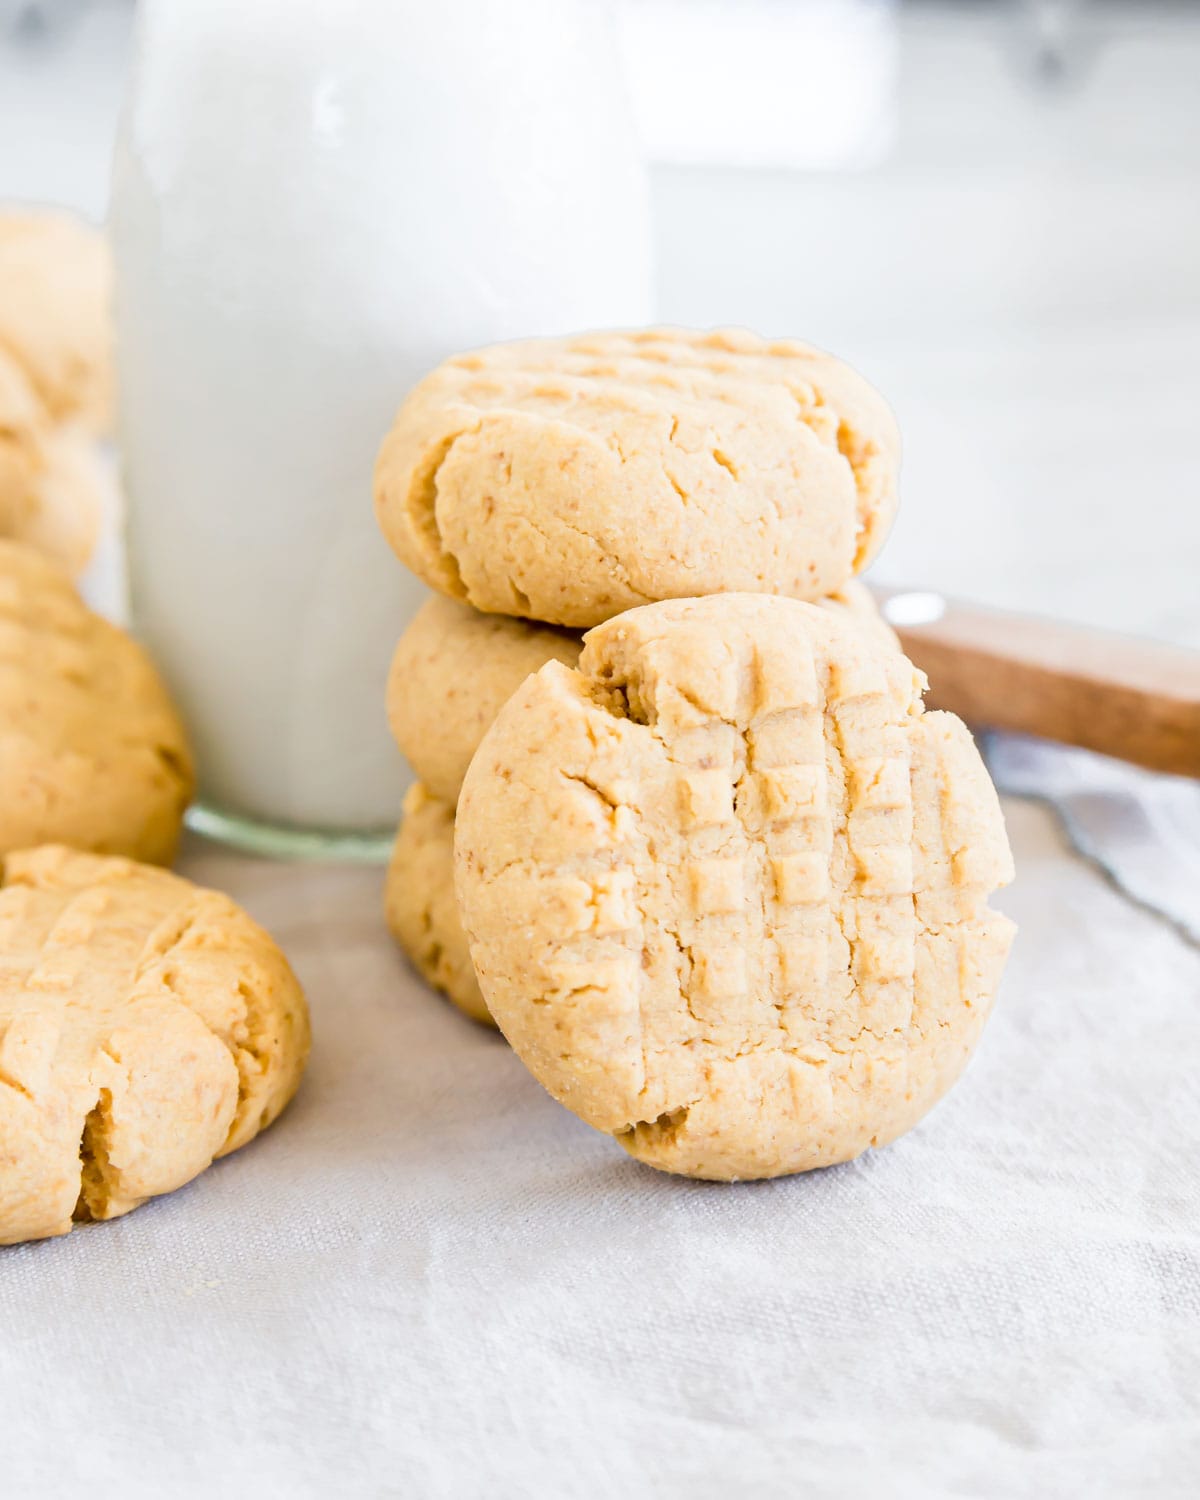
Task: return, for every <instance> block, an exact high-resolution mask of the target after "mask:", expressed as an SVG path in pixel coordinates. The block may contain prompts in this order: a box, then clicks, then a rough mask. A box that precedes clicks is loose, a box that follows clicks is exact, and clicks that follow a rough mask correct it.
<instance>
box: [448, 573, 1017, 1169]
mask: <svg viewBox="0 0 1200 1500" xmlns="http://www.w3.org/2000/svg"><path fill="white" fill-rule="evenodd" d="M922 687H923V679H922V678H921V677H920V675H919V674H918V673H917V672H916V671H915V670H914V669H913V667H912V666H911V665H910V663H909V662H908V661H907V659H906V658H905V657H904V656H902V655H900V654H898V653H897V652H895V651H894V650H891V649H889V648H887V647H885V646H883V645H880V644H879V643H877V642H875V641H874V640H872V638H871V637H870V635H869V633H868V632H866V631H863V630H861V629H858V628H855V627H854V626H853V625H851V624H850V623H848V622H847V621H845V620H843V619H840V618H837V617H836V616H835V615H833V614H831V613H830V612H829V611H825V610H821V609H817V608H815V607H813V606H812V605H809V604H803V603H798V602H796V601H793V600H785V599H778V598H769V597H764V596H750V595H744V594H742V595H736V594H735V595H726V596H724V597H713V598H707V599H700V600H676V601H671V602H667V603H661V604H655V605H650V606H647V607H646V608H644V609H638V610H632V611H630V612H629V613H627V614H625V615H622V616H621V617H620V618H618V619H615V620H612V621H610V622H609V623H608V624H607V625H604V626H601V627H600V628H598V629H596V630H594V631H592V632H591V634H590V635H589V636H588V639H587V642H586V645H585V647H584V650H583V653H582V655H581V657H580V661H579V666H578V668H577V670H574V671H572V670H570V669H569V668H567V667H564V666H562V665H561V664H559V663H557V662H552V663H550V664H549V665H547V666H545V667H543V668H542V669H541V670H540V671H539V672H538V673H537V674H536V675H535V676H533V677H531V678H529V679H528V680H527V681H526V682H525V683H524V684H523V685H522V686H521V687H520V688H519V689H518V690H517V692H516V693H515V694H514V696H513V697H512V698H510V699H509V701H508V703H507V704H506V705H505V707H504V708H503V709H502V710H501V712H500V715H499V717H498V718H497V720H496V722H495V724H494V725H493V726H492V728H491V729H490V730H489V731H488V733H487V735H486V736H485V737H484V740H483V743H482V744H481V745H480V747H479V750H478V751H477V752H476V755H475V758H474V760H473V761H472V763H471V767H470V769H469V771H468V773H467V777H466V781H465V783H464V786H463V791H462V796H461V798H460V800H459V805H458V824H457V831H456V881H457V889H458V894H459V898H460V906H461V910H462V917H463V923H464V926H465V928H466V931H467V934H468V937H469V939H470V944H471V955H472V959H473V961H474V964H475V969H476V973H477V975H478V979H479V985H480V990H481V992H482V994H483V997H484V1000H485V1001H486V1003H487V1005H488V1007H489V1009H490V1011H491V1013H492V1015H493V1016H494V1017H495V1019H496V1021H497V1023H498V1024H499V1026H500V1028H501V1030H502V1031H503V1032H504V1034H505V1036H506V1037H507V1038H508V1039H509V1041H510V1042H511V1043H512V1045H513V1047H514V1049H515V1050H516V1051H517V1053H518V1054H519V1055H520V1056H521V1057H522V1059H523V1060H524V1061H525V1063H526V1064H527V1065H528V1067H529V1068H530V1069H531V1070H532V1071H533V1073H534V1074H535V1075H536V1077H537V1078H538V1079H539V1080H540V1081H541V1082H542V1083H543V1084H544V1085H545V1087H546V1088H547V1089H548V1090H549V1091H550V1092H551V1093H552V1094H553V1095H554V1096H555V1097H556V1098H558V1099H559V1100H561V1101H562V1102H563V1103H564V1104H566V1105H567V1106H568V1107H569V1108H571V1109H572V1110H574V1111H575V1112H576V1113H577V1114H578V1115H580V1116H581V1117H582V1118H583V1119H584V1120H586V1121H588V1122H589V1123H590V1124H592V1125H594V1126H596V1127H597V1128H598V1129H600V1130H604V1131H607V1132H610V1133H611V1134H612V1135H614V1136H615V1137H616V1138H617V1140H619V1141H620V1143H621V1144H622V1145H623V1146H624V1147H625V1149H626V1150H627V1151H629V1152H630V1153H631V1154H632V1155H633V1156H635V1157H637V1158H639V1159H640V1160H642V1161H645V1162H648V1163H650V1164H651V1165H653V1166H656V1167H660V1168H663V1169H665V1170H668V1171H672V1172H680V1173H684V1174H687V1175H689V1176H695V1177H710V1178H740V1177H771V1176H776V1175H779V1174H782V1173H788V1172H798V1171H804V1170H807V1169H809V1168H812V1167H821V1166H826V1165H828V1164H830V1163H833V1162H840V1161H846V1160H848V1159H849V1158H851V1157H854V1156H856V1155H858V1154H859V1153H860V1152H862V1151H864V1150H866V1149H867V1148H868V1147H870V1146H879V1145H883V1144H885V1143H886V1142H888V1141H891V1140H893V1139H895V1137H896V1136H898V1135H900V1134H902V1133H903V1132H904V1131H905V1130H907V1129H909V1128H910V1127H911V1126H912V1125H914V1124H915V1123H916V1122H917V1121H918V1120H919V1119H920V1118H921V1116H922V1115H923V1114H924V1113H925V1112H926V1111H927V1110H928V1109H929V1108H930V1107H931V1106H932V1105H933V1104H934V1103H935V1102H936V1101H937V1100H938V1099H939V1098H940V1097H941V1095H942V1094H943V1093H944V1092H945V1091H946V1089H947V1088H948V1087H949V1086H950V1085H951V1083H952V1082H953V1081H954V1079H955V1078H956V1077H957V1075H958V1073H959V1072H960V1070H961V1069H962V1067H963V1065H964V1064H965V1062H966V1061H967V1058H968V1057H969V1056H970V1053H971V1051H972V1049H973V1047H974V1045H975V1043H976V1040H977V1039H978V1036H979V1033H980V1031H981V1029H982V1027H983V1025H984V1022H985V1021H986V1019H987V1016H988V1012H989V1010H990V1008H991V1003H992V998H993V995H994V992H995V989H996V985H997V983H998V980H999V977H1000V972H1001V969H1002V967H1003V963H1004V959H1005V956H1006V953H1007V950H1008V946H1009V942H1010V939H1011V932H1012V927H1011V924H1010V923H1009V921H1008V920H1007V919H1006V918H1005V917H1003V916H1001V915H999V914H997V913H995V912H993V911H992V910H991V909H990V908H989V907H988V904H987V898H988V895H989V893H990V892H991V891H992V890H993V889H994V888H995V887H997V886H998V885H1001V884H1003V883H1004V882H1005V881H1007V880H1008V879H1009V878H1010V875H1011V869H1012V865H1011V856H1010V854H1009V850H1008V844H1007V840H1006V837H1005V832H1004V824H1003V820H1002V818H1001V814H1000V809H999V804H998V802H997V799H996V795H995V792H994V790H993V788H992V786H991V783H990V781H989V779H988V776H987V773H986V771H985V769H984V767H983V763H982V761H981V760H980V758H979V755H978V753H977V751H976V750H975V747H974V744H973V743H972V741H971V738H970V735H969V734H968V733H967V731H966V729H965V728H964V727H963V725H962V724H961V723H960V722H959V721H958V720H957V719H956V718H954V717H953V716H952V715H948V714H943V713H925V712H924V711H923V707H922V703H921V689H922Z"/></svg>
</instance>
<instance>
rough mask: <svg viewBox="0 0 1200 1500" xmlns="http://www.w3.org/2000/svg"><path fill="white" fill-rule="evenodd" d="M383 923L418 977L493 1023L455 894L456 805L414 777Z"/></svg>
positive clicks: (475, 1016) (479, 1018) (390, 872)
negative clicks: (385, 919) (445, 800)
mask: <svg viewBox="0 0 1200 1500" xmlns="http://www.w3.org/2000/svg"><path fill="white" fill-rule="evenodd" d="M384 909H385V914H386V916H387V924H388V927H389V928H390V929H391V932H392V935H393V937H394V938H395V939H396V941H397V942H398V943H399V944H400V946H401V948H403V950H404V952H405V953H406V954H407V955H408V957H409V958H410V959H411V960H412V963H413V966H414V967H415V968H416V970H417V972H418V973H419V974H420V975H421V977H422V978H423V979H424V980H425V981H426V982H427V983H428V984H431V985H432V986H433V988H434V989H435V990H441V992H442V993H443V994H444V995H445V996H446V997H447V998H448V999H450V1000H452V1001H453V1002H454V1004H455V1005H457V1006H458V1008H459V1010H461V1011H463V1012H464V1013H465V1014H466V1015H468V1016H470V1017H471V1019H472V1020H473V1021H481V1022H483V1024H484V1025H487V1026H493V1025H495V1022H494V1021H493V1020H492V1017H491V1012H490V1011H489V1010H488V1008H487V1006H486V1005H485V1004H484V1000H483V996H482V995H481V994H480V993H479V983H478V981H477V980H476V978H475V968H474V966H473V964H472V963H471V955H470V952H469V951H468V949H467V935H466V933H465V932H464V931H463V926H462V919H461V918H460V917H459V914H458V901H457V900H456V898H455V895H454V808H453V806H452V805H451V804H449V803H447V802H444V801H442V800H441V799H440V798H438V797H434V796H432V795H431V794H430V792H429V790H428V789H427V788H426V787H424V786H422V785H421V783H420V782H418V783H417V784H416V785H415V786H413V787H410V788H409V791H408V795H407V796H406V797H405V799H404V814H403V817H402V820H401V823H400V831H399V832H398V833H397V835H396V843H395V845H394V847H393V849H392V858H391V862H390V863H389V865H388V871H387V884H386V887H385V894H384Z"/></svg>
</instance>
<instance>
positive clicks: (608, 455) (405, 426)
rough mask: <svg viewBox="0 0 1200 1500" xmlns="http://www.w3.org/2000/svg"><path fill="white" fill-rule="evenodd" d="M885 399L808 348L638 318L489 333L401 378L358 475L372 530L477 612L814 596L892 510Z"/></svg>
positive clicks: (871, 540)
mask: <svg viewBox="0 0 1200 1500" xmlns="http://www.w3.org/2000/svg"><path fill="white" fill-rule="evenodd" d="M898 465H899V438H898V435H897V431H896V424H895V421H894V419H893V417H892V414H891V412H890V410H889V409H888V407H887V405H886V404H885V403H884V401H883V400H882V398H881V397H880V396H879V395H878V394H877V393H876V392H875V391H874V390H873V389H872V387H871V386H869V385H868V384H867V382H866V381H865V380H863V379H862V378H861V377H860V376H858V375H857V374H855V372H854V371H853V370H851V369H850V368H849V367H848V366H847V365H844V364H842V363H841V361H839V360H836V359H834V358H833V357H832V356H831V355H828V354H824V353H822V352H820V351H819V350H816V349H812V348H810V347H808V346H807V345H805V344H797V343H789V342H775V343H768V342H766V341H765V340H763V339H759V338H756V337H754V336H753V335H752V334H749V333H744V332H740V331H723V332H717V333H689V332H687V331H685V330H681V329H647V330H643V331H641V332H634V333H597V334H590V335H588V336H586V337H579V338H572V339H556V340H531V341H529V342H526V343H519V344H503V345H498V346H496V347H495V348H491V349H484V350H482V351H480V352H478V353H474V354H464V355H460V356H459V357H458V358H456V359H451V360H448V361H447V362H446V363H445V364H443V365H440V366H439V367H438V368H437V369H436V370H434V371H433V373H432V374H430V375H428V376H427V377H426V378H425V379H424V380H422V381H421V382H420V384H419V385H418V386H417V387H416V388H415V389H414V390H413V391H412V393H411V394H410V396H409V397H408V399H407V401H406V402H405V403H404V405H403V406H402V407H401V409H400V413H399V415H398V417H397V419H396V424H395V427H394V428H393V430H392V432H391V433H390V435H389V436H388V437H387V439H386V440H385V441H384V444H383V448H382V450H381V452H380V456H379V462H378V466H377V469H376V506H377V512H378V516H379V521H380V525H381V526H382V528H383V531H384V534H385V535H386V536H387V538H388V540H389V541H390V542H391V544H392V546H393V547H394V548H395V550H396V551H397V553H398V554H399V555H400V557H401V559H402V560H403V561H404V562H405V563H407V564H408V566H409V567H410V568H412V569H413V570H414V571H415V572H416V573H418V574H419V575H420V576H421V577H422V578H424V579H425V581H426V582H427V583H429V584H431V585H432V586H433V587H434V588H437V589H440V590H441V591H442V592H443V593H445V594H448V595H450V596H451V597H452V598H456V599H462V600H465V601H466V602H467V603H470V604H473V605H475V607H476V608H478V609H481V610H487V611H490V612H494V613H497V614H510V615H520V616H525V617H527V618H529V619H534V620H542V621H546V622H548V623H551V624H556V625H571V626H576V627H586V626H589V625H596V624H598V623H600V622H601V621H602V620H606V619H608V618H609V617H610V616H612V615H615V614H619V613H620V612H621V611H622V610H625V609H629V608H630V607H631V606H634V605H638V604H645V603H646V602H647V601H650V600H656V599H668V598H676V597H680V596H690V595H697V594H718V593H724V592H727V591H730V590H735V589H748V590H753V591H757V592H760V593H767V594H784V595H791V596H794V597H796V598H802V599H819V598H821V597H823V596H824V595H827V594H830V593H832V592H833V591H834V590H835V589H837V588H839V587H840V586H841V585H842V584H843V583H845V582H846V580H847V579H848V578H849V577H850V576H851V574H853V573H855V572H859V571H861V569H862V568H864V567H865V566H866V564H867V563H868V562H869V561H870V559H871V558H872V557H873V556H874V554H875V552H876V551H877V550H878V548H879V547H880V545H881V544H882V542H883V539H884V536H885V535H886V533H887V530H888V527H889V526H890V524H891V520H892V516H893V513H894V511H895V507H896V477H897V469H898Z"/></svg>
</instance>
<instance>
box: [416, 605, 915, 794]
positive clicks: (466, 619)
mask: <svg viewBox="0 0 1200 1500" xmlns="http://www.w3.org/2000/svg"><path fill="white" fill-rule="evenodd" d="M818 602H819V603H820V606H821V608H822V609H828V610H831V611H833V612H834V613H836V614H840V615H842V616H844V617H845V618H846V619H849V620H853V621H854V622H856V623H857V624H859V625H860V626H861V627H862V628H863V629H866V630H870V631H872V632H874V634H875V637H876V638H877V639H878V640H879V641H881V642H883V643H885V644H887V645H888V646H889V647H890V648H891V649H893V650H896V651H898V650H899V649H900V643H899V641H898V640H897V639H896V635H895V632H894V631H893V630H892V629H891V627H890V626H889V625H887V624H885V623H884V620H883V618H882V616H881V615H880V613H879V611H878V610H877V609H876V608H875V603H874V601H873V599H872V598H871V595H870V593H869V592H868V591H867V589H866V588H865V587H864V586H863V585H862V584H861V583H858V582H857V581H855V580H851V581H850V582H849V583H847V584H846V585H845V586H844V587H843V588H841V589H839V590H838V592H837V593H836V594H834V595H832V596H831V597H830V598H828V599H822V600H820V601H818ZM582 649H583V638H582V637H581V636H580V635H579V634H578V633H577V632H574V631H565V630H559V629H557V628H556V627H555V626H553V625H535V624H533V623H532V622H530V621H528V620H515V619H513V618H512V617H511V616H508V615H484V614H480V613H479V611H478V610H477V609H472V608H471V607H470V605H468V604H459V603H457V602H456V601H455V600H453V599H447V598H445V597H444V596H443V595H441V594H435V595H433V597H432V598H431V599H429V601H428V602H427V603H425V604H423V605H422V606H421V608H420V609H419V610H418V611H417V613H416V615H415V616H414V617H413V620H412V623H411V624H410V625H409V627H408V629H407V630H406V631H405V632H404V634H403V636H401V638H400V644H399V646H398V647H397V648H396V654H395V656H394V657H393V658H392V669H391V672H390V674H389V677H388V687H387V709H388V721H389V723H390V724H391V727H392V733H393V734H394V735H395V736H396V743H397V744H398V745H399V746H400V749H401V750H402V751H403V753H404V755H405V756H406V757H407V759H408V762H409V764H410V765H411V766H412V768H413V771H414V772H415V773H416V775H417V778H418V780H420V781H422V782H424V783H425V786H426V788H427V789H428V790H429V791H430V792H431V793H432V794H433V795H434V796H435V797H440V798H441V799H442V800H443V801H444V802H448V803H450V804H451V806H453V804H454V803H455V802H457V801H458V794H459V792H460V790H461V789H462V783H463V777H464V776H465V775H466V774H467V767H468V766H469V765H470V763H471V757H472V756H473V755H474V754H475V751H476V749H477V748H478V745H479V742H480V740H481V739H482V738H483V736H484V734H485V732H486V731H487V729H488V728H489V727H490V726H491V724H492V722H493V721H494V719H495V717H496V715H497V714H498V713H499V712H500V709H501V708H502V707H503V706H504V704H505V703H507V702H508V700H509V698H511V697H512V695H513V693H515V692H516V690H517V688H519V687H520V685H521V684H522V683H523V682H524V681H525V679H526V677H528V676H529V675H530V674H531V673H533V672H536V671H537V670H538V668H539V667H542V666H544V665H545V663H546V662H548V661H560V662H562V663H563V665H564V666H568V667H573V666H574V665H575V663H576V662H577V661H578V660H579V653H580V651H581V650H582Z"/></svg>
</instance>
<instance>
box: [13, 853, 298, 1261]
mask: <svg viewBox="0 0 1200 1500" xmlns="http://www.w3.org/2000/svg"><path fill="white" fill-rule="evenodd" d="M308 1046H309V1022H308V1010H307V1007H306V1004H305V1001H304V996H303V994H302V992H301V990H300V986H299V984H298V983H297V981H296V978H295V976H294V975H293V974H292V971H291V969H290V968H289V967H288V964H287V961H286V959H285V958H284V957H283V954H282V953H281V952H280V951H279V949H278V948H277V947H276V945H275V943H274V942H273V941H272V940H271V938H270V937H268V935H267V934H266V933H265V932H264V931H263V930H262V929H261V928H260V927H258V926H257V925H256V924H255V923H254V922H252V921H251V920H250V918H249V917H248V916H246V914H245V913H244V912H243V911H242V910H241V909H240V908H239V907H238V906H236V905H235V904H234V903H233V902H232V901H230V900H229V899H228V898H227V897H225V896H221V895H218V894H217V893H216V892H215V891H207V890H202V889H200V888H199V887H198V886H195V885H192V884H191V883H190V882H189V881H186V880H182V879H180V878H179V877H178V876H174V875H169V874H167V872H166V871H164V870H158V869H154V868H151V867H150V866H146V865H138V864H134V863H133V862H132V861H129V860H124V859H109V858H103V857H99V856H95V855H88V854H79V853H77V852H75V851H73V850H68V849H63V848H61V847H55V846H45V847H43V848H41V849H36V850H29V851H24V852H21V853H17V854H14V855H10V856H9V857H8V858H7V859H6V860H5V861H4V864H3V876H2V879H0V1244H15V1243H17V1242H18V1241H21V1240H30V1239H43V1238H46V1237H47V1236H50V1235H58V1234H65V1233H67V1231H68V1230H69V1229H70V1228H71V1227H72V1224H73V1223H75V1222H78V1221H80V1220H84V1219H112V1218H116V1217H117V1216H118V1215H120V1214H124V1213H128V1212H129V1211H130V1209H134V1208H137V1207H138V1205H139V1204H141V1203H143V1202H145V1200H146V1199H147V1198H151V1197H155V1196H157V1195H158V1194H161V1193H169V1192H171V1191H173V1189H175V1188H177V1187H180V1186H182V1185H183V1184H184V1183H185V1182H188V1181H190V1180H191V1179H192V1178H193V1177H195V1176H196V1175H197V1174H198V1173H200V1172H202V1171H203V1170H204V1169H205V1167H207V1166H208V1165H209V1164H210V1163H211V1162H212V1161H213V1159H214V1158H215V1157H218V1156H224V1155H226V1154H227V1153H228V1152H230V1151H235V1150H237V1148H238V1147H239V1146H244V1145H245V1144H246V1143H247V1142H248V1141H250V1140H251V1139H253V1137H254V1136H255V1135H257V1134H258V1132H259V1131H260V1130H264V1129H265V1128H266V1127H267V1126H268V1125H270V1124H271V1122H272V1121H273V1120H274V1119H275V1118H276V1116H277V1115H278V1114H279V1112H280V1111H281V1110H282V1109H283V1107H284V1105H285V1104H286V1103H287V1102H288V1100H289V1099H290V1098H291V1096H292V1094H293V1093H294V1092H295V1090H296V1085H297V1084H298V1082H299V1079H300V1074H301V1072H302V1071H303V1068H304V1062H305V1059H306V1057H307V1054H308Z"/></svg>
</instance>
